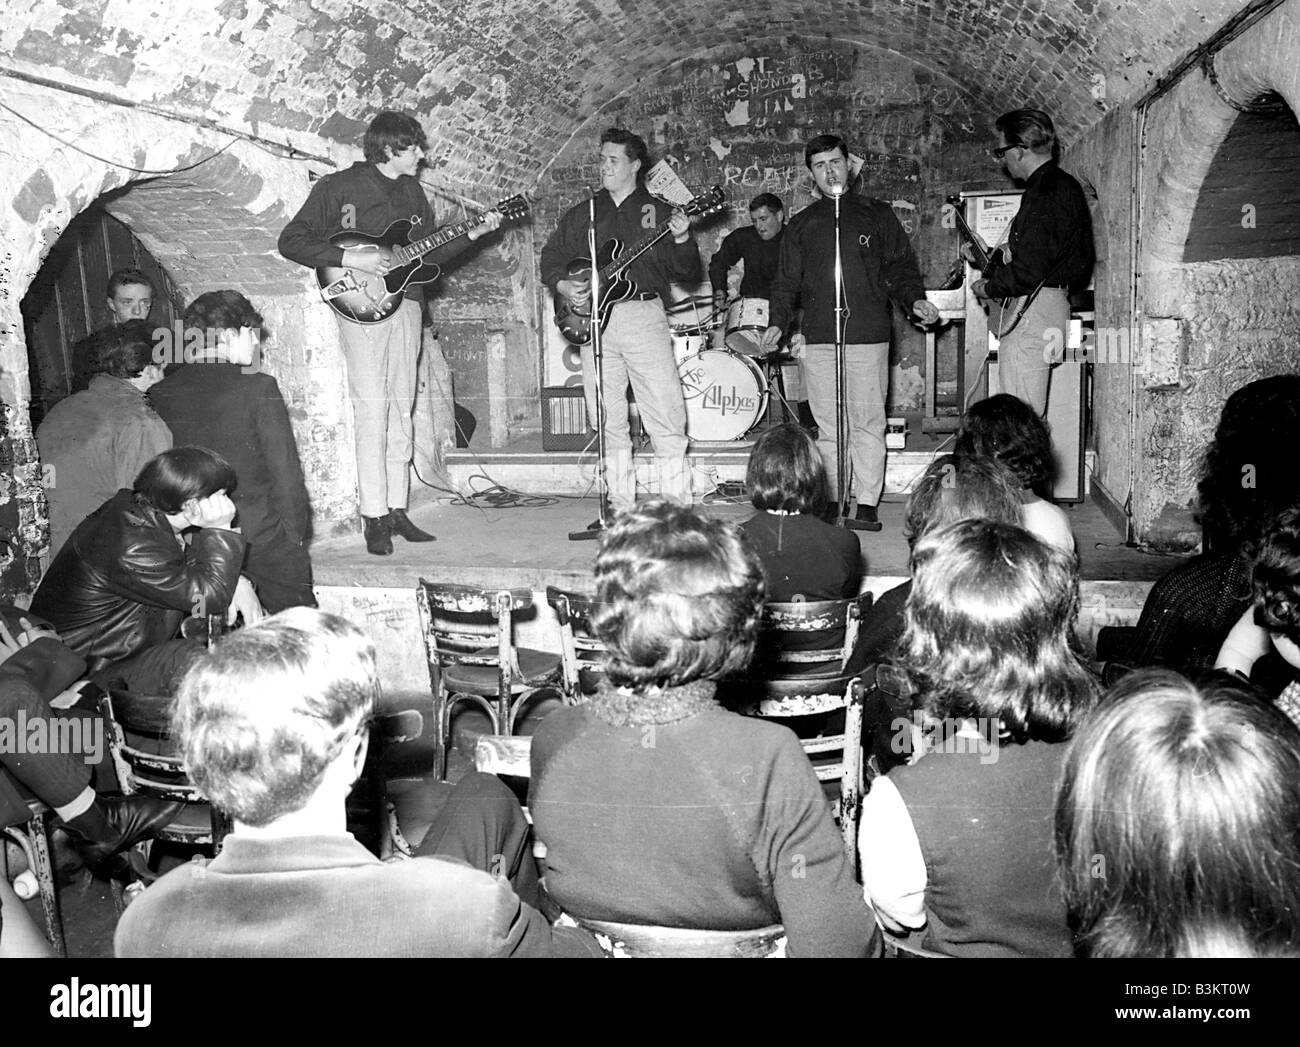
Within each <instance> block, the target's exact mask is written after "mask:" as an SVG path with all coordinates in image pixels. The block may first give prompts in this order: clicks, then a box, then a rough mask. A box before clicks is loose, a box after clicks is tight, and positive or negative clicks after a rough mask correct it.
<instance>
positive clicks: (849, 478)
mask: <svg viewBox="0 0 1300 1047" xmlns="http://www.w3.org/2000/svg"><path fill="white" fill-rule="evenodd" d="M832 188H833V189H838V190H839V191H838V192H836V193H833V194H832V196H831V199H833V200H834V201H835V484H836V487H835V490H836V496H837V501H836V506H837V507H836V515H837V518H838V521H839V523H841V524H843V523H844V520H845V518H846V517H847V516H848V508H849V490H850V487H851V486H852V483H853V460H852V459H851V458H850V457H849V439H848V421H849V419H848V413H847V412H846V411H845V410H844V400H845V395H846V393H847V387H848V381H847V375H846V374H845V349H844V329H845V325H846V323H847V321H848V309H847V308H846V307H845V305H844V261H843V258H842V257H841V256H840V197H841V196H843V195H844V191H845V189H846V188H847V187H846V186H842V185H836V186H833V187H832Z"/></svg>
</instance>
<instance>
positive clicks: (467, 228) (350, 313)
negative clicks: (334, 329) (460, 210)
mask: <svg viewBox="0 0 1300 1047" xmlns="http://www.w3.org/2000/svg"><path fill="white" fill-rule="evenodd" d="M494 212H500V214H502V215H503V216H504V217H505V219H506V220H507V221H510V220H512V219H515V218H522V217H523V216H524V215H525V214H527V213H528V201H527V200H525V199H524V198H523V197H522V196H512V197H510V199H508V200H502V201H501V202H500V203H499V204H497V205H496V206H495V207H493V208H491V210H488V211H484V212H483V213H482V214H477V215H474V216H473V217H472V218H466V219H465V220H464V221H463V222H457V223H456V224H455V225H447V226H443V227H442V228H441V229H439V230H437V231H436V232H433V233H430V234H429V235H428V236H425V237H421V238H420V239H418V240H412V239H411V234H412V232H413V231H414V229H415V226H416V220H415V219H414V218H412V219H410V220H409V221H398V222H394V223H393V224H392V225H390V226H389V227H388V228H387V229H385V230H384V231H383V233H381V234H380V235H379V236H369V235H367V234H366V233H359V232H357V231H356V230H355V229H347V230H344V231H343V232H341V233H335V234H334V235H333V236H331V237H330V243H332V244H333V245H334V246H335V247H341V248H343V249H344V250H346V249H347V248H349V247H377V248H379V250H380V252H382V253H383V256H384V260H385V262H386V263H387V265H388V271H387V272H385V273H384V275H383V276H376V275H375V274H374V273H363V272H362V271H361V270H359V269H349V268H347V267H346V266H332V265H325V266H321V267H320V268H319V269H317V270H316V282H317V283H318V284H320V295H321V297H322V298H323V299H325V301H326V302H327V303H328V304H329V307H330V308H331V309H333V310H334V311H335V312H336V313H338V314H339V316H341V317H343V318H344V319H345V320H351V321H352V322H353V323H358V324H378V323H383V322H384V321H385V320H387V319H388V318H389V317H390V316H392V315H393V314H394V313H395V312H397V308H398V306H400V305H401V304H402V299H403V297H405V294H406V288H407V287H408V286H410V285H411V284H427V283H431V282H432V281H434V280H436V279H438V277H439V276H440V275H441V274H442V269H441V268H440V267H439V266H437V265H435V264H433V263H432V262H428V263H426V262H425V261H424V257H425V255H427V254H429V253H430V252H432V251H436V250H437V249H438V248H439V247H442V246H444V245H446V244H449V243H451V242H452V241H453V240H457V239H459V238H460V237H462V236H465V235H466V234H467V233H470V232H472V231H473V230H474V229H475V228H477V227H478V226H480V225H482V224H483V223H484V222H485V221H487V218H488V216H489V215H490V214H492V213H494Z"/></svg>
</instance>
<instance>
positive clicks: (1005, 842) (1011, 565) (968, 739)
mask: <svg viewBox="0 0 1300 1047" xmlns="http://www.w3.org/2000/svg"><path fill="white" fill-rule="evenodd" d="M912 577H913V588H912V594H911V596H910V597H909V598H908V601H907V627H906V630H905V632H904V634H903V638H902V640H901V642H900V644H899V650H900V654H901V660H902V661H903V662H904V664H905V665H906V666H907V668H908V669H909V670H910V672H911V674H912V677H913V681H914V684H915V687H916V691H917V693H918V694H919V695H920V696H921V697H922V699H923V702H924V710H925V712H926V713H928V714H929V719H928V720H926V721H924V722H923V723H922V722H920V718H919V717H918V723H917V727H918V728H920V729H918V730H916V731H915V732H913V731H912V729H911V728H912V725H910V724H907V723H906V722H905V721H903V722H901V723H900V724H899V732H898V736H899V744H900V745H901V746H902V747H906V746H907V745H909V744H911V745H913V746H914V747H919V749H920V751H919V753H917V759H916V762H914V763H912V764H911V765H909V766H906V767H901V768H898V769H897V770H894V771H892V772H890V774H889V775H888V776H887V777H883V778H877V779H875V781H874V782H873V783H872V786H871V791H870V793H868V795H867V796H866V798H865V799H864V801H863V805H862V819H861V826H860V833H859V843H860V853H861V860H862V882H863V886H864V888H865V892H866V895H867V898H868V899H869V900H870V902H871V904H872V905H873V906H874V907H875V910H876V913H877V918H878V919H879V920H880V921H881V922H882V924H883V925H884V926H885V927H886V928H888V929H889V930H891V931H894V932H904V931H913V930H920V929H921V928H927V929H926V932H925V935H924V938H923V941H922V944H923V945H924V946H925V947H926V948H929V949H932V950H934V951H936V952H941V953H944V954H946V955H951V956H1067V955H1069V953H1070V945H1071V942H1070V934H1069V929H1068V927H1067V924H1066V916H1065V906H1064V902H1063V900H1062V898H1061V894H1060V891H1059V888H1058V887H1057V886H1056V884H1055V880H1054V863H1053V856H1052V800H1053V789H1054V786H1055V782H1056V779H1057V777H1058V775H1059V773H1060V768H1061V764H1062V762H1063V760H1064V756H1065V746H1064V745H1063V744H1061V743H1062V742H1063V741H1065V739H1066V738H1067V737H1068V736H1069V735H1070V733H1071V731H1072V730H1073V729H1074V727H1075V725H1076V724H1077V723H1078V722H1079V720H1080V719H1081V718H1082V717H1083V716H1084V714H1085V713H1086V712H1087V710H1088V708H1089V707H1090V705H1091V704H1092V701H1093V696H1094V684H1093V681H1092V678H1091V677H1090V675H1089V674H1088V672H1087V670H1086V669H1085V668H1084V667H1083V665H1082V664H1081V663H1080V661H1079V660H1078V658H1077V657H1076V655H1075V653H1074V651H1073V650H1072V646H1071V640H1072V631H1073V628H1074V623H1075V618H1076V616H1077V613H1078V603H1079V576H1078V570H1077V566H1076V560H1075V557H1073V556H1072V555H1067V554H1066V553H1065V552H1063V551H1061V550H1060V549H1057V548H1055V547H1052V546H1049V545H1046V544H1045V543H1043V542H1041V541H1039V540H1038V539H1037V538H1035V537H1034V536H1033V535H1031V534H1029V533H1028V532H1027V531H1025V530H1023V529H1021V528H1019V527H1015V526H1012V525H1009V524H1005V523H995V522H992V521H989V520H967V521H964V522H962V523H957V524H953V525H951V526H949V527H945V528H942V529H940V530H937V531H930V532H928V533H926V534H925V535H924V536H923V537H922V538H920V539H919V540H918V541H917V543H916V547H915V548H914V549H913V551H912Z"/></svg>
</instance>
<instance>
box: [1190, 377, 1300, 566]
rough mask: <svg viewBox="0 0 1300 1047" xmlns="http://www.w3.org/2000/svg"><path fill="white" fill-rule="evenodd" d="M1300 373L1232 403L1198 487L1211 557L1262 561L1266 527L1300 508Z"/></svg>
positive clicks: (1252, 387)
mask: <svg viewBox="0 0 1300 1047" xmlns="http://www.w3.org/2000/svg"><path fill="white" fill-rule="evenodd" d="M1297 443H1300V375H1297V374H1282V375H1277V376H1275V377H1273V378H1262V379H1260V380H1259V381H1257V382H1251V383H1250V384H1249V385H1245V386H1242V387H1241V388H1240V389H1238V390H1237V391H1236V392H1235V393H1233V394H1232V395H1231V396H1229V397H1228V400H1227V402H1226V403H1225V404H1224V405H1223V413H1222V414H1221V415H1220V416H1219V425H1218V427H1217V428H1216V429H1215V431H1214V439H1213V440H1212V441H1211V443H1210V445H1209V447H1207V448H1206V451H1205V458H1204V460H1203V462H1202V465H1201V475H1200V481H1199V482H1198V484H1197V495H1198V503H1199V504H1198V507H1197V516H1196V518H1197V521H1198V522H1199V523H1200V525H1201V532H1202V536H1203V543H1202V544H1203V549H1204V551H1205V552H1209V553H1222V554H1232V553H1238V554H1240V555H1242V556H1245V557H1250V556H1252V555H1254V549H1255V544H1256V543H1257V542H1258V541H1259V536H1260V532H1261V531H1263V529H1264V525H1265V524H1266V523H1267V522H1268V521H1269V520H1270V519H1271V518H1272V517H1273V516H1274V515H1275V514H1277V513H1278V512H1280V511H1281V510H1283V509H1285V508H1287V507H1288V506H1292V505H1296V504H1300V469H1296V467H1295V461H1294V458H1293V455H1294V453H1295V452H1294V448H1295V446H1296V444H1297Z"/></svg>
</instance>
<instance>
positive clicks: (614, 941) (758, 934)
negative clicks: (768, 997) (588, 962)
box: [577, 919, 786, 960]
mask: <svg viewBox="0 0 1300 1047" xmlns="http://www.w3.org/2000/svg"><path fill="white" fill-rule="evenodd" d="M577 924H578V926H579V927H583V928H585V929H586V930H588V931H590V932H591V933H592V934H594V935H595V936H596V941H597V942H599V943H600V947H601V948H602V949H603V950H604V951H605V953H606V955H608V956H612V957H614V958H616V959H661V958H662V959H670V958H680V959H713V960H716V959H736V960H759V959H775V958H779V957H784V956H785V949H786V936H785V928H784V927H782V926H781V925H780V924H773V925H772V926H770V927H759V928H756V929H754V930H750V931H709V930H698V929H695V928H690V927H651V926H647V925H644V924H636V923H614V922H612V921H609V920H585V919H579V920H577Z"/></svg>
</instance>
